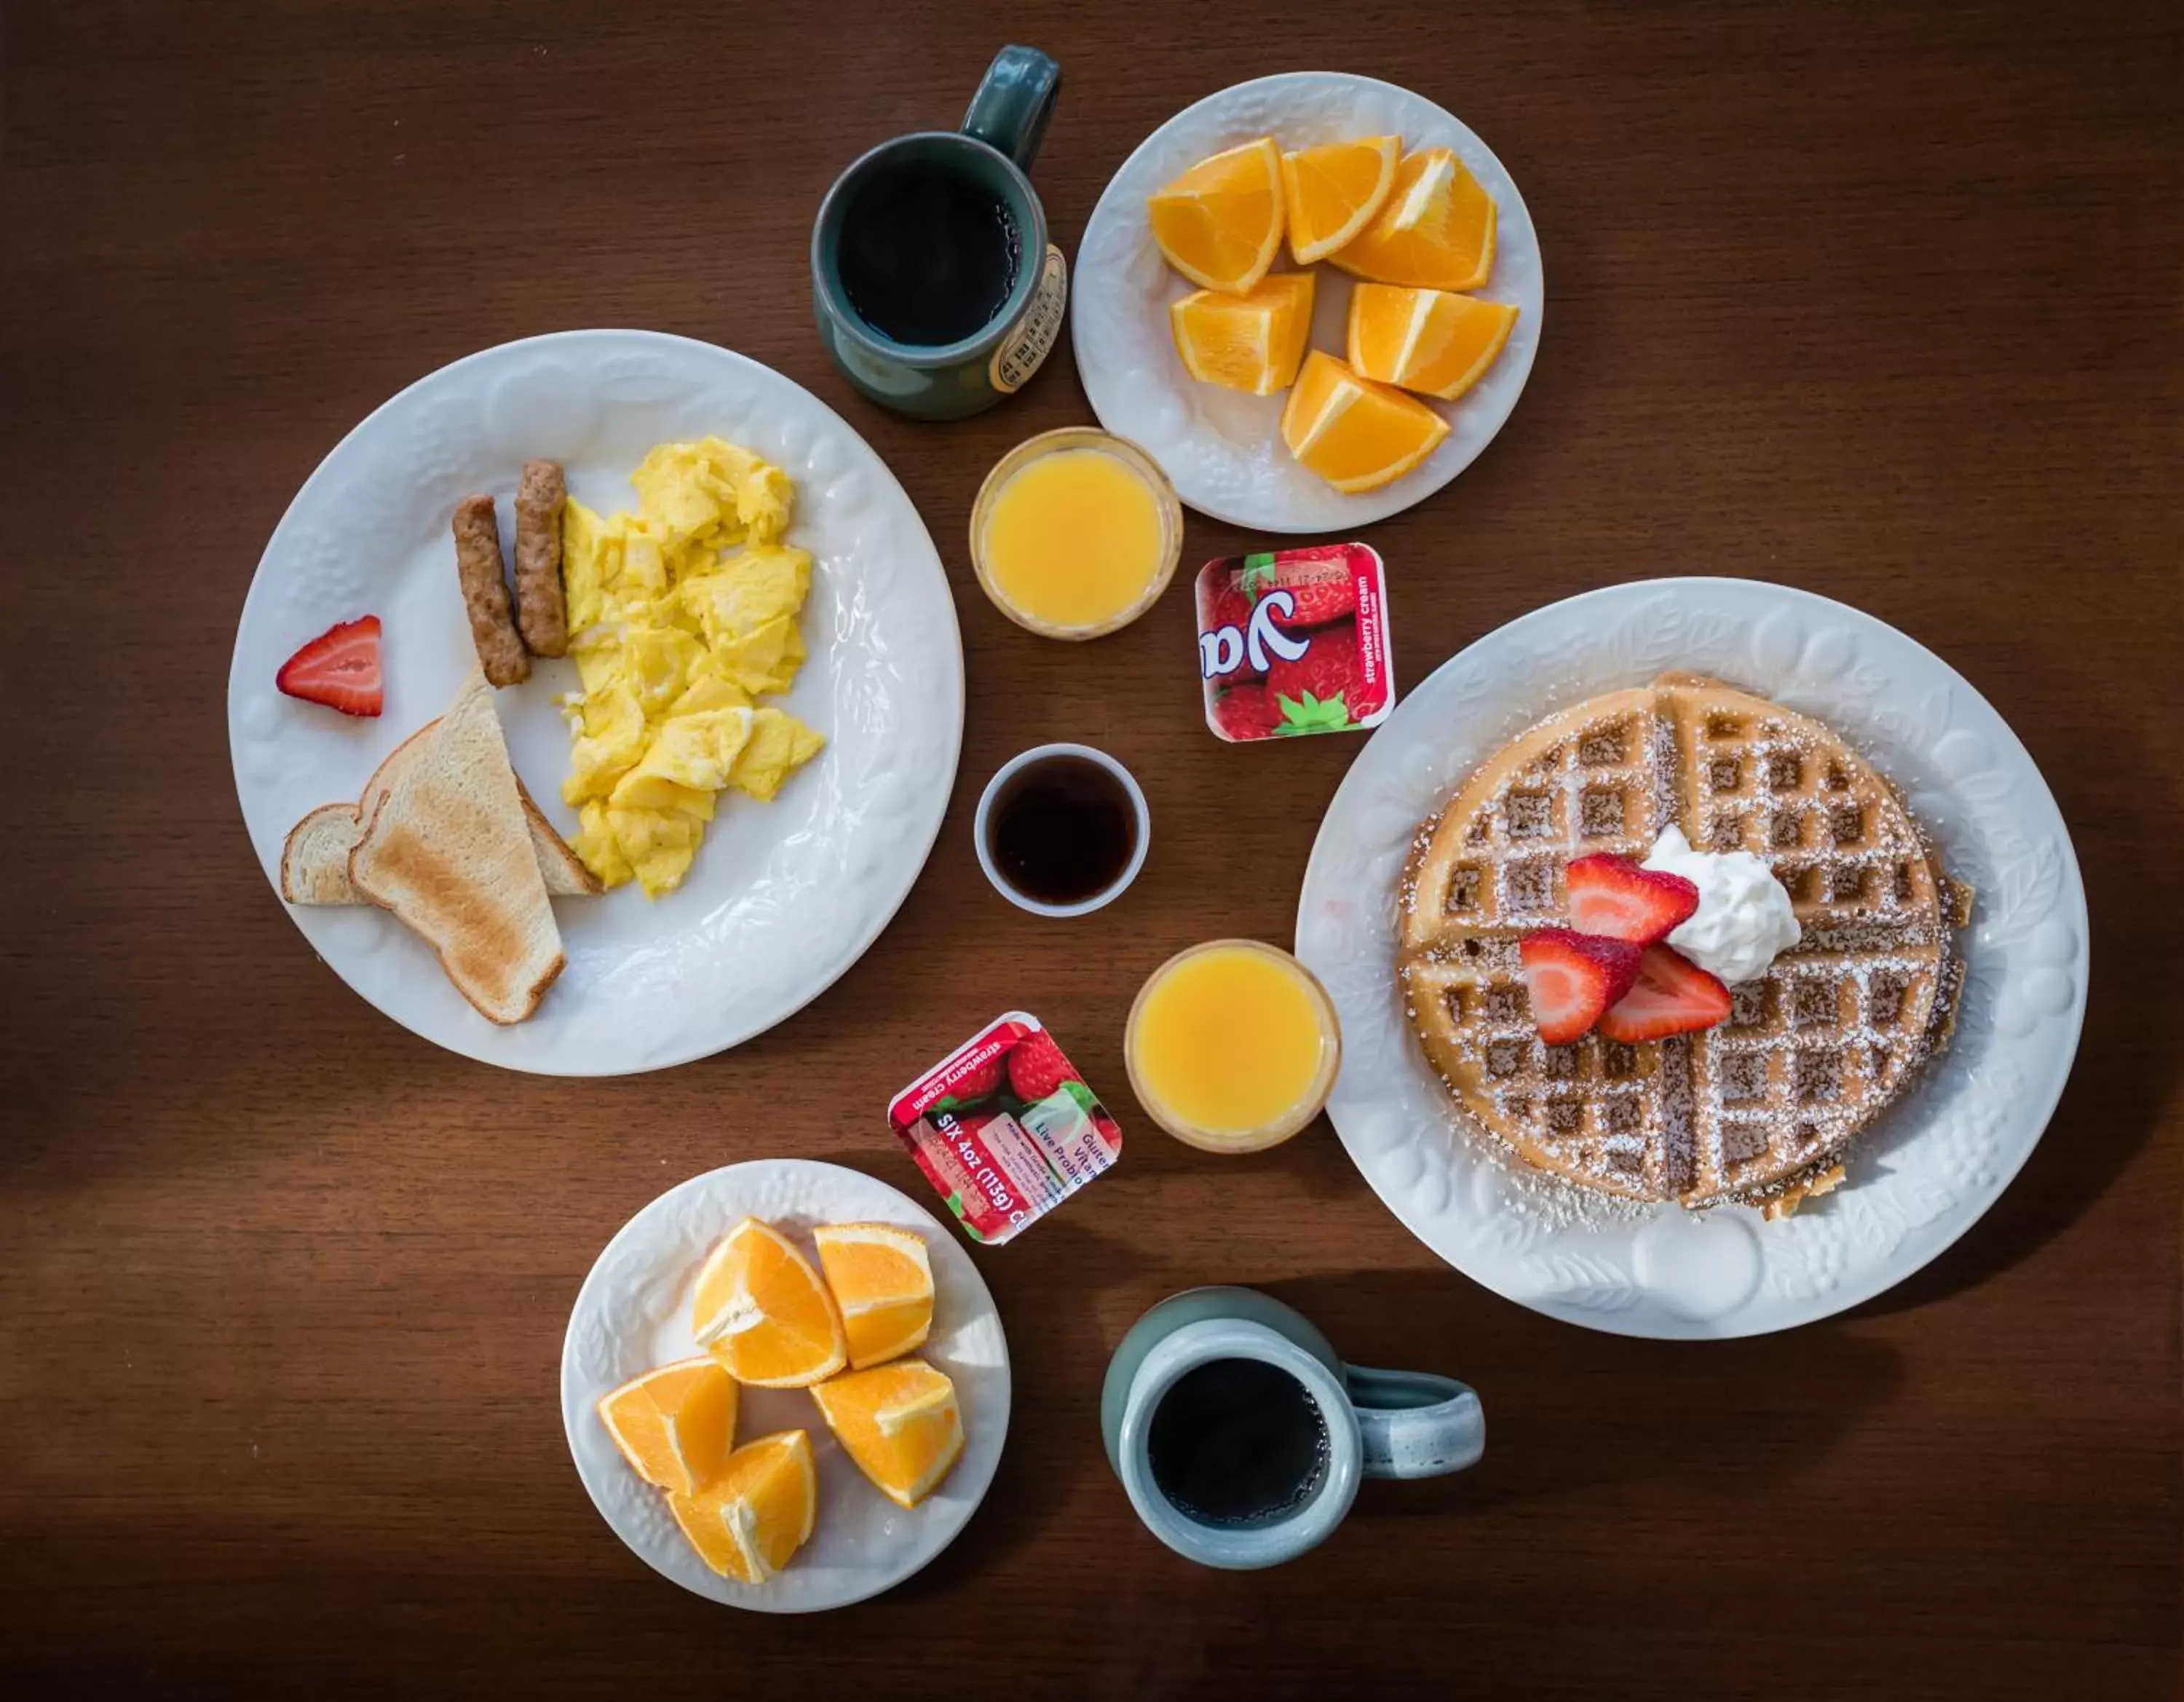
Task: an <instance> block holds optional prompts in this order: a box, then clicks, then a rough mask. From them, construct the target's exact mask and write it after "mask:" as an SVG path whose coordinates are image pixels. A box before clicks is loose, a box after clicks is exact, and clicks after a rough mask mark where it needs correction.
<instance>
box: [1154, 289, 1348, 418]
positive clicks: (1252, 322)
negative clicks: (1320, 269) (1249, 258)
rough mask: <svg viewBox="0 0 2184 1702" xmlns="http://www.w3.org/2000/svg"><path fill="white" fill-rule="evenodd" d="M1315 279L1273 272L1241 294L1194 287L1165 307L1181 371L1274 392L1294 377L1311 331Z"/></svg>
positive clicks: (1210, 380)
mask: <svg viewBox="0 0 2184 1702" xmlns="http://www.w3.org/2000/svg"><path fill="white" fill-rule="evenodd" d="M1314 283H1315V279H1314V278H1313V276H1312V274H1311V273H1310V272H1275V273H1271V274H1269V275H1268V276H1266V277H1263V278H1262V279H1260V280H1259V281H1258V284H1257V286H1256V287H1255V288H1253V289H1251V290H1249V291H1247V292H1245V293H1244V294H1243V295H1240V296H1238V295H1230V294H1229V292H1226V291H1224V290H1198V291H1195V292H1192V293H1191V294H1190V295H1187V296H1185V297H1184V298H1183V299H1182V300H1181V301H1179V302H1177V303H1175V304H1174V305H1173V306H1172V307H1170V308H1169V309H1168V310H1167V317H1168V326H1169V329H1170V330H1172V331H1173V332H1174V333H1175V352H1176V353H1178V354H1179V355H1181V356H1182V357H1183V367H1184V371H1186V372H1188V373H1189V374H1190V375H1191V376H1192V377H1193V378H1195V379H1196V380H1197V381H1199V382H1200V383H1201V384H1223V385H1226V386H1227V387H1229V389H1231V390H1241V391H1243V392H1245V393H1246V394H1248V395H1251V396H1272V395H1273V393H1274V392H1276V391H1277V390H1286V389H1288V388H1289V387H1290V385H1291V384H1292V383H1294V382H1295V379H1296V374H1297V365H1298V363H1299V362H1301V361H1302V360H1303V359H1304V346H1305V342H1306V340H1307V338H1309V337H1311V336H1312V294H1313V285H1314Z"/></svg>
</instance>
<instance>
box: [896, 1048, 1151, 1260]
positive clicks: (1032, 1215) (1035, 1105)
mask: <svg viewBox="0 0 2184 1702" xmlns="http://www.w3.org/2000/svg"><path fill="white" fill-rule="evenodd" d="M888 1124H889V1127H891V1128H892V1129H893V1130H894V1134H895V1138H896V1139H898V1140H900V1142H901V1143H903V1146H904V1147H905V1149H907V1150H908V1151H909V1153H910V1155H911V1159H912V1160H915V1161H916V1163H917V1167H918V1169H920V1170H922V1171H924V1172H925V1176H926V1180H927V1181H928V1182H931V1183H932V1184H933V1188H934V1189H935V1190H936V1191H937V1192H938V1193H939V1195H940V1197H941V1199H943V1200H944V1201H945V1202H946V1203H947V1206H948V1210H950V1213H952V1214H953V1215H954V1216H955V1218H956V1221H957V1222H958V1223H959V1224H961V1226H962V1228H963V1233H964V1234H965V1235H967V1236H968V1237H969V1238H971V1239H972V1240H973V1241H976V1242H981V1243H984V1244H985V1245H987V1246H989V1247H998V1246H1000V1244H1001V1243H1003V1242H1006V1241H1009V1240H1011V1239H1013V1238H1015V1237H1016V1236H1017V1235H1018V1234H1020V1233H1022V1231H1023V1230H1024V1229H1025V1228H1027V1227H1028V1226H1030V1225H1031V1224H1033V1223H1035V1222H1037V1221H1039V1219H1040V1218H1042V1217H1044V1216H1045V1215H1046V1214H1047V1213H1048V1212H1050V1211H1051V1210H1054V1208H1055V1207H1056V1206H1057V1205H1059V1204H1061V1202H1062V1201H1063V1200H1065V1199H1068V1198H1069V1196H1070V1195H1071V1194H1073V1193H1076V1192H1077V1190H1078V1188H1082V1187H1084V1184H1085V1183H1087V1182H1090V1181H1091V1180H1092V1178H1093V1177H1095V1176H1098V1175H1099V1174H1100V1172H1101V1171H1106V1170H1107V1169H1108V1168H1110V1167H1111V1166H1112V1165H1113V1164H1114V1162H1115V1160H1117V1159H1118V1158H1120V1157H1121V1156H1122V1154H1123V1131H1122V1127H1121V1126H1120V1125H1119V1124H1117V1122H1116V1121H1115V1119H1114V1117H1113V1115H1112V1114H1111V1113H1110V1112H1109V1111H1108V1110H1107V1108H1106V1106H1105V1105H1104V1104H1101V1103H1100V1096H1099V1095H1098V1094H1096V1093H1094V1092H1093V1091H1092V1089H1091V1087H1089V1085H1088V1084H1087V1083H1086V1082H1085V1080H1084V1076H1083V1074H1082V1073H1081V1072H1080V1071H1078V1068H1077V1066H1076V1065H1074V1064H1072V1063H1071V1062H1070V1061H1069V1059H1068V1057H1067V1054H1064V1053H1063V1051H1062V1049H1061V1046H1060V1044H1059V1043H1057V1042H1056V1040H1055V1038H1054V1037H1053V1035H1051V1034H1050V1033H1049V1032H1047V1029H1046V1026H1045V1024H1043V1023H1042V1022H1040V1021H1039V1019H1038V1018H1037V1017H1036V1016H1034V1015H1030V1014H1029V1013H1028V1012H1027V1011H1022V1010H1011V1011H1009V1012H1007V1013H1006V1014H1005V1015H1000V1016H997V1017H995V1019H994V1020H993V1021H991V1022H989V1023H988V1024H987V1025H986V1026H985V1027H983V1028H982V1029H980V1030H979V1031H978V1033H976V1034H975V1035H973V1036H972V1037H971V1038H970V1039H968V1040H967V1041H965V1042H964V1043H962V1044H961V1046H959V1047H957V1048H956V1049H955V1050H954V1051H953V1052H951V1053H950V1054H948V1055H947V1056H946V1057H945V1058H944V1059H942V1060H940V1061H939V1063H938V1064H936V1065H933V1067H932V1068H931V1069H930V1070H928V1071H926V1072H925V1073H924V1074H923V1075H922V1076H919V1077H918V1078H917V1080H916V1081H915V1082H911V1084H910V1085H909V1086H908V1087H905V1088H904V1089H903V1090H902V1091H901V1092H900V1093H898V1094H896V1095H895V1096H894V1099H892V1100H890V1101H889V1104H888Z"/></svg>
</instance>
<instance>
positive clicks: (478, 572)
mask: <svg viewBox="0 0 2184 1702" xmlns="http://www.w3.org/2000/svg"><path fill="white" fill-rule="evenodd" d="M455 571H456V572H457V573H458V574H460V576H462V581H463V609H464V612H465V613H466V614H467V615H469V616H470V618H471V642H472V643H474V644H476V646H477V654H478V660H479V661H480V662H481V663H482V664H483V665H484V667H485V676H486V678H487V680H489V681H492V683H493V684H494V685H496V686H512V685H514V684H515V682H516V681H518V680H527V679H529V678H530V677H531V658H530V656H529V654H526V651H525V650H524V648H523V641H522V639H521V638H519V637H516V634H515V620H514V619H513V618H512V617H511V616H510V614H509V612H508V587H507V585H506V584H505V583H504V581H502V579H501V565H500V524H499V521H498V520H495V519H494V518H493V498H491V497H465V498H463V499H462V501H460V503H456V504H455Z"/></svg>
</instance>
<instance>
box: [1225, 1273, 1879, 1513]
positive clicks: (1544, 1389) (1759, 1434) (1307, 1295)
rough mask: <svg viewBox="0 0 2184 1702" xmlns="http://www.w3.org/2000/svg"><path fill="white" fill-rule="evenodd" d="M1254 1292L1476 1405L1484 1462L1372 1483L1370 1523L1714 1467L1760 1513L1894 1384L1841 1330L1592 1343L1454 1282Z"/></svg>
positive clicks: (1592, 1338) (1270, 1287)
mask: <svg viewBox="0 0 2184 1702" xmlns="http://www.w3.org/2000/svg"><path fill="white" fill-rule="evenodd" d="M1262 1286H1263V1287H1264V1288H1266V1290H1267V1292H1268V1293H1271V1294H1273V1295H1275V1296H1276V1297H1278V1298H1279V1299H1282V1300H1284V1301H1286V1302H1288V1303H1289V1304H1290V1305H1293V1306H1295V1308H1296V1309H1297V1310H1299V1311H1301V1312H1302V1313H1303V1314H1304V1315H1306V1316H1307V1317H1308V1318H1310V1319H1311V1320H1312V1321H1313V1322H1314V1323H1316V1324H1318V1326H1319V1327H1321V1328H1322V1329H1323V1330H1324V1331H1326V1332H1327V1334H1328V1336H1329V1338H1330V1339H1331V1340H1332V1341H1333V1342H1334V1347H1335V1351H1336V1352H1338V1353H1339V1354H1341V1355H1342V1356H1343V1357H1344V1358H1345V1359H1346V1360H1349V1361H1350V1362H1351V1364H1353V1365H1373V1366H1379V1367H1381V1368H1383V1369H1400V1370H1404V1371H1438V1372H1440V1373H1442V1374H1444V1375H1446V1376H1449V1377H1459V1378H1461V1379H1462V1380H1463V1381H1464V1382H1468V1383H1469V1384H1471V1385H1472V1386H1473V1387H1474V1388H1476V1389H1477V1390H1478V1391H1479V1399H1480V1400H1481V1402H1482V1403H1483V1404H1485V1409H1486V1454H1485V1459H1483V1460H1481V1461H1480V1462H1479V1465H1477V1466H1474V1467H1473V1468H1472V1469H1471V1470H1469V1471H1464V1472H1461V1473H1458V1474H1457V1475H1456V1476H1454V1477H1441V1478H1432V1479H1426V1480H1422V1481H1418V1482H1406V1483H1385V1484H1382V1483H1369V1484H1368V1485H1367V1486H1366V1487H1365V1488H1364V1490H1363V1492H1362V1494H1361V1496H1360V1499H1359V1502H1358V1511H1359V1513H1360V1514H1361V1515H1364V1516H1368V1517H1370V1516H1380V1515H1384V1514H1385V1515H1395V1516H1421V1515H1432V1514H1438V1513H1446V1512H1452V1511H1457V1510H1471V1511H1480V1510H1485V1509H1487V1508H1492V1507H1502V1506H1507V1505H1519V1504H1522V1503H1524V1502H1528V1501H1532V1500H1535V1499H1550V1500H1568V1499H1571V1498H1573V1497H1580V1496H1584V1495H1585V1494H1587V1493H1593V1492H1596V1491H1599V1490H1602V1489H1603V1488H1608V1487H1610V1486H1613V1485H1617V1484H1622V1483H1628V1482H1635V1481H1642V1480H1654V1481H1661V1482H1690V1481H1692V1480H1694V1479H1697V1478H1698V1477H1706V1476H1710V1475H1714V1474H1718V1473H1719V1471H1720V1470H1721V1468H1722V1460H1723V1459H1724V1451H1725V1450H1733V1451H1734V1453H1735V1455H1736V1470H1737V1472H1738V1476H1739V1481H1740V1482H1741V1483H1742V1484H1743V1485H1745V1486H1746V1487H1747V1488H1748V1489H1749V1490H1750V1492H1751V1493H1752V1496H1753V1498H1754V1505H1762V1504H1763V1503H1764V1501H1765V1500H1766V1497H1767V1491H1768V1490H1769V1488H1770V1487H1772V1486H1773V1485H1774V1484H1775V1483H1776V1482H1785V1481H1787V1480H1789V1479H1791V1478H1794V1477H1801V1476H1802V1475H1804V1474H1805V1473H1807V1472H1808V1471H1810V1470H1811V1469H1812V1466H1813V1465H1814V1461H1815V1460H1818V1459H1819V1458H1820V1457H1822V1456H1823V1455H1825V1454H1827V1453H1828V1452H1829V1451H1830V1449H1833V1448H1834V1447H1835V1446H1836V1444H1837V1443H1839V1442H1840V1441H1841V1438H1843V1437H1844V1436H1845V1435H1846V1434H1847V1433H1848V1432H1851V1431H1852V1430H1853V1429H1854V1428H1856V1427H1858V1425H1859V1424H1861V1423H1862V1422H1864V1420H1865V1419H1866V1417H1867V1416H1869V1414H1871V1413H1872V1412H1874V1411H1875V1410H1878V1409H1879V1408H1880V1407H1881V1406H1883V1405H1884V1404H1886V1402H1887V1400H1888V1399H1889V1397H1890V1396H1891V1395H1892V1393H1894V1392H1895V1391H1896V1389H1897V1388H1898V1387H1899V1386H1900V1385H1901V1384H1902V1382H1903V1366H1902V1365H1901V1363H1900V1355H1899V1354H1897V1351H1896V1349H1893V1348H1892V1347H1891V1346H1889V1345H1887V1344H1886V1343H1876V1342H1874V1341H1871V1340H1867V1339H1862V1338H1858V1337H1857V1336H1854V1335H1852V1334H1850V1333H1848V1332H1842V1331H1839V1330H1832V1329H1826V1328H1821V1329H1814V1330H1800V1331H1792V1332H1781V1333H1778V1334H1775V1335H1769V1336H1753V1337H1748V1338H1743V1339H1741V1340H1735V1341H1698V1342H1656V1341H1645V1340H1640V1339H1637V1338H1631V1337H1625V1336H1610V1335H1604V1334H1602V1333H1600V1332H1596V1331H1591V1330H1580V1329H1577V1328H1574V1327H1571V1326H1569V1325H1568V1324H1563V1323H1559V1322H1557V1321H1554V1320H1552V1319H1550V1318H1546V1317H1543V1316H1541V1315H1539V1314H1537V1313H1534V1312H1530V1311H1527V1310H1524V1308H1522V1307H1520V1306H1517V1305H1514V1304H1511V1303H1509V1302H1507V1301H1504V1300H1502V1299H1498V1298H1496V1296H1494V1295H1492V1294H1490V1293H1487V1291H1485V1289H1483V1288H1479V1287H1478V1286H1477V1285H1476V1284H1474V1283H1473V1282H1470V1281H1468V1279H1467V1278H1465V1277H1463V1276H1461V1275H1459V1274H1458V1273H1457V1272H1456V1271H1450V1270H1424V1271H1328V1272H1324V1273H1321V1274H1318V1275H1314V1276H1309V1277H1295V1278H1293V1279H1289V1280H1285V1281H1282V1282H1268V1283H1266V1284H1264V1285H1262ZM1816 1392H1825V1398H1816Z"/></svg>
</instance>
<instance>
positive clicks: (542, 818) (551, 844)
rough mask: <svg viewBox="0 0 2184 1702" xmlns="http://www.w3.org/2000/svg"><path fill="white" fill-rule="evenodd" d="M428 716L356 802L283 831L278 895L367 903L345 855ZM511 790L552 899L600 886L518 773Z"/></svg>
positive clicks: (416, 750) (423, 732)
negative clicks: (517, 798)
mask: <svg viewBox="0 0 2184 1702" xmlns="http://www.w3.org/2000/svg"><path fill="white" fill-rule="evenodd" d="M439 725H440V724H439V722H438V721H437V720H430V721H427V722H426V723H425V725H424V726H421V727H420V728H418V729H417V731H415V732H414V733H412V734H410V735H409V737H408V738H406V739H404V740H403V741H402V743H400V744H398V745H397V746H395V747H394V748H393V750H392V751H390V752H388V753H387V759H386V760H385V761H384V762H382V763H381V764H380V765H379V766H378V768H377V769H376V770H374V771H373V773H372V776H371V778H370V780H368V781H365V786H364V796H363V797H362V798H359V800H358V801H357V802H356V803H355V804H320V806H319V807H318V808H317V809H314V810H313V811H311V813H310V814H309V815H306V816H305V817H304V819H303V820H301V821H298V823H297V824H296V825H295V826H294V827H292V828H291V829H290V830H289V832H288V841H287V844H286V845H284V846H282V847H281V897H282V898H286V899H287V901H288V902H289V903H290V904H365V903H367V902H369V901H368V900H367V899H365V898H364V897H363V895H362V894H360V893H358V891H357V890H356V888H354V887H352V886H350V885H349V883H348V854H349V853H350V852H351V851H353V850H354V849H355V848H356V842H357V841H358V840H359V839H361V838H362V837H364V824H365V821H366V820H369V819H370V815H371V812H372V811H373V810H374V809H377V808H378V807H379V800H380V798H382V797H383V796H385V795H386V792H387V787H389V786H390V785H392V784H393V779H394V776H396V775H398V774H399V773H400V772H401V771H402V770H403V768H404V767H405V766H406V765H408V764H409V762H411V761H412V760H414V759H415V757H416V756H417V755H418V754H420V753H421V752H422V750H423V749H424V748H425V741H426V736H427V735H428V734H430V733H431V732H432V731H433V729H435V728H436V727H437V726H439ZM515 789H516V792H517V793H518V795H519V796H521V798H522V800H523V815H524V823H525V826H527V827H528V828H529V829H530V831H531V848H532V851H533V852H535V853H536V854H538V872H539V874H540V875H541V876H543V877H544V878H545V882H546V890H547V891H548V892H549V893H551V894H552V895H553V896H554V897H555V898H588V897H592V896H594V895H596V894H597V893H599V892H600V891H602V890H603V889H602V887H600V885H599V877H598V876H595V875H593V873H592V871H591V870H588V869H587V868H586V867H585V866H584V865H583V861H582V859H581V858H579V857H578V856H577V854H576V853H575V852H574V851H572V850H571V849H570V848H569V843H568V841H566V840H565V839H564V838H562V837H561V836H560V833H559V832H556V831H555V830H554V824H553V823H552V822H550V821H549V820H547V819H546V814H545V812H544V811H543V810H542V809H539V807H538V804H536V803H534V802H533V801H532V797H531V793H530V792H529V791H528V790H527V789H526V787H525V786H524V784H523V781H522V780H521V777H519V778H518V779H517V781H516V782H515Z"/></svg>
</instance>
